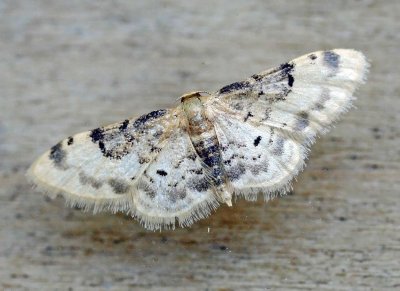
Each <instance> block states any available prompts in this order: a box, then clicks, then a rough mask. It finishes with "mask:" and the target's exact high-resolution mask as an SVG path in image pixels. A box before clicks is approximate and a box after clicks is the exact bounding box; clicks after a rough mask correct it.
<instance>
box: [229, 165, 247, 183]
mask: <svg viewBox="0 0 400 291" xmlns="http://www.w3.org/2000/svg"><path fill="white" fill-rule="evenodd" d="M245 172H246V168H245V167H244V166H243V165H242V164H238V165H237V166H233V167H230V168H228V169H227V170H226V172H225V173H226V176H227V177H228V179H229V180H230V181H235V180H237V179H239V177H240V176H242V175H243V174H244V173H245Z"/></svg>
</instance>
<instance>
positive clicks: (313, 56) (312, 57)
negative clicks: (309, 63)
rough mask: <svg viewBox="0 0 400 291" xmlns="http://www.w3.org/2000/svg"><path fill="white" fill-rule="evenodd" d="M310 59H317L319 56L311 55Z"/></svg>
mask: <svg viewBox="0 0 400 291" xmlns="http://www.w3.org/2000/svg"><path fill="white" fill-rule="evenodd" d="M308 57H309V58H310V59H311V60H315V59H317V56H316V55H315V54H310V55H308Z"/></svg>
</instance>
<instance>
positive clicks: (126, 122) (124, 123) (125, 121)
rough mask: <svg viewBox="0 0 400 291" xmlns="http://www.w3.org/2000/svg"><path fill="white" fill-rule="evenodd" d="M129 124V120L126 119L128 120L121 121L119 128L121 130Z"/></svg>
mask: <svg viewBox="0 0 400 291" xmlns="http://www.w3.org/2000/svg"><path fill="white" fill-rule="evenodd" d="M128 125H129V120H128V119H126V120H124V122H122V123H121V125H120V127H119V130H120V131H123V130H125V129H126V128H127V127H128Z"/></svg>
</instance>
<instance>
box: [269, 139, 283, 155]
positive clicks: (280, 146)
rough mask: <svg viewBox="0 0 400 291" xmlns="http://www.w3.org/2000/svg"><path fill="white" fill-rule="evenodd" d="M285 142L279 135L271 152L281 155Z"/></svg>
mask: <svg viewBox="0 0 400 291" xmlns="http://www.w3.org/2000/svg"><path fill="white" fill-rule="evenodd" d="M284 144H285V140H284V139H283V138H281V137H279V138H278V140H277V141H276V145H275V147H274V149H273V150H272V153H273V154H274V155H276V156H281V155H282V154H283V147H284Z"/></svg>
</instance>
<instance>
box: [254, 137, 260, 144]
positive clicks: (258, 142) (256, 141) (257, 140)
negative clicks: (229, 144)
mask: <svg viewBox="0 0 400 291" xmlns="http://www.w3.org/2000/svg"><path fill="white" fill-rule="evenodd" d="M260 141H261V136H257V138H256V139H255V140H254V146H255V147H256V146H258V145H259V144H260Z"/></svg>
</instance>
